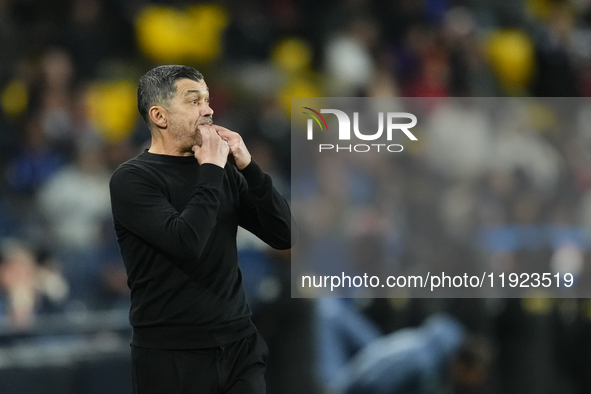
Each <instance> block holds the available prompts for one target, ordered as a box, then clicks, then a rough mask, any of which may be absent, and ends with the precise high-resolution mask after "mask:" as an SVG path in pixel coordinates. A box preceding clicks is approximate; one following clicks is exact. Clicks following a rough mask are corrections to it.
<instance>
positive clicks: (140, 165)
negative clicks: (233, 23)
mask: <svg viewBox="0 0 591 394" xmlns="http://www.w3.org/2000/svg"><path fill="white" fill-rule="evenodd" d="M209 101H210V100H209V89H208V87H207V85H206V83H205V81H204V79H203V75H201V73H199V72H198V71H197V70H195V69H193V68H191V67H186V66H159V67H156V68H154V69H152V70H150V71H148V72H147V73H146V74H145V75H144V76H143V77H142V78H141V79H140V84H139V88H138V109H139V111H140V114H141V115H142V117H143V118H144V120H145V121H146V123H147V124H148V126H149V128H150V130H151V133H152V142H151V145H150V148H149V149H148V150H147V151H145V152H143V153H141V154H140V155H139V156H137V157H135V158H134V159H131V160H129V161H127V162H126V163H124V164H122V165H121V166H120V167H119V168H118V169H117V170H116V171H115V173H114V174H113V176H112V178H111V183H110V189H111V201H112V211H113V220H114V225H115V230H116V232H117V238H118V241H119V245H120V248H121V254H122V257H123V261H124V263H125V266H126V269H127V273H128V284H129V286H130V288H131V301H132V305H131V312H130V322H131V324H132V326H133V339H132V377H133V390H134V393H142V394H147V393H160V392H171V393H180V392H208V393H222V392H223V393H265V391H266V389H265V379H264V372H265V368H266V360H267V352H268V349H267V346H266V344H265V342H264V340H263V339H262V338H261V336H260V335H259V334H258V333H257V330H256V328H255V326H254V324H253V323H252V321H251V311H250V308H249V306H248V304H247V302H246V297H245V292H244V286H243V284H242V275H241V272H240V269H239V268H238V258H237V247H236V232H237V228H238V226H239V225H240V226H241V227H243V228H245V229H247V230H249V231H251V232H252V233H254V234H255V235H257V236H258V237H259V238H261V239H262V240H263V241H265V242H266V243H267V244H269V245H270V246H272V247H274V248H277V249H288V248H290V247H291V213H290V209H289V206H288V204H287V201H286V200H285V199H284V198H283V197H281V196H280V195H279V193H278V192H277V191H276V190H275V188H274V187H273V183H272V181H271V178H270V177H269V176H268V175H267V174H265V173H264V172H263V171H262V170H261V169H260V167H259V166H258V164H257V163H256V162H255V161H254V160H252V158H251V156H250V153H249V151H248V149H247V148H246V146H245V144H244V142H243V141H242V137H241V136H240V135H239V134H238V133H235V132H232V131H230V130H228V129H226V128H223V127H220V126H217V125H214V124H213V118H212V116H213V110H212V109H211V107H210V106H209Z"/></svg>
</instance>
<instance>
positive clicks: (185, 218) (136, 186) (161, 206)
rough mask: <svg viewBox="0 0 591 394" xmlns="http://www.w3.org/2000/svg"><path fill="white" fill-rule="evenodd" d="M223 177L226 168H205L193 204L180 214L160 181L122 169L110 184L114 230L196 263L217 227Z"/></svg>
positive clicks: (128, 168)
mask: <svg viewBox="0 0 591 394" xmlns="http://www.w3.org/2000/svg"><path fill="white" fill-rule="evenodd" d="M223 174H224V169H223V168H220V167H218V166H216V165H213V164H204V165H203V166H202V167H201V169H200V175H199V180H198V182H197V184H196V185H195V188H194V191H193V195H192V197H191V200H190V201H189V203H188V204H187V206H186V207H185V209H184V210H183V211H182V212H178V211H177V210H176V209H175V208H174V207H173V206H172V205H171V204H170V202H169V201H168V199H167V196H166V194H165V193H166V192H165V190H164V188H162V187H159V183H158V181H157V179H151V178H150V176H149V175H148V174H146V173H144V172H142V171H141V170H139V169H137V168H135V167H133V166H125V167H120V168H119V169H118V170H117V171H116V172H115V173H114V174H113V176H112V177H111V182H110V184H109V187H110V191H111V207H112V210H113V220H114V223H115V226H116V227H117V226H122V227H124V228H125V229H126V230H127V231H129V232H130V233H132V234H133V235H135V236H137V237H139V238H141V239H143V240H144V241H145V242H147V243H150V244H151V245H154V246H155V247H156V248H157V249H158V250H159V251H160V252H162V253H163V254H165V255H167V256H169V257H172V258H176V259H181V260H183V261H184V260H193V261H195V260H197V259H199V256H200V255H201V252H202V251H203V247H204V245H205V243H206V242H207V239H208V238H209V235H210V233H211V230H212V229H213V227H214V226H215V224H216V216H217V212H218V208H219V205H220V194H221V192H220V190H221V184H222V179H223Z"/></svg>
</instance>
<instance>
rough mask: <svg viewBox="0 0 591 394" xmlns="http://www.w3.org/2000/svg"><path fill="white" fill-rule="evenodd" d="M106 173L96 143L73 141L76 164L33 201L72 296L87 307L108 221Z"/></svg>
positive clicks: (91, 299)
mask: <svg viewBox="0 0 591 394" xmlns="http://www.w3.org/2000/svg"><path fill="white" fill-rule="evenodd" d="M108 185H109V173H108V171H107V167H106V165H105V159H104V154H103V146H102V144H101V143H100V141H91V140H88V139H87V140H84V141H79V145H78V147H77V150H76V160H75V161H74V162H73V163H72V164H70V165H68V166H65V167H63V168H62V169H61V170H60V171H58V172H57V173H56V174H55V175H54V176H53V178H51V179H50V180H49V181H48V182H47V183H45V185H44V186H43V187H42V188H41V189H40V190H39V193H38V194H37V203H38V207H39V210H40V213H41V215H42V217H43V219H44V221H45V225H46V227H47V233H48V234H49V236H48V241H49V242H51V245H52V248H53V250H54V252H55V253H56V254H57V255H58V256H59V258H60V260H62V261H63V263H64V274H65V275H66V277H67V279H68V282H69V283H70V284H71V286H72V298H73V299H76V300H77V301H81V302H82V303H83V304H84V307H93V306H94V305H93V304H94V303H95V298H96V295H97V291H98V286H99V283H98V281H99V273H100V269H101V253H100V251H101V245H102V243H103V232H102V231H101V230H102V229H103V228H104V226H105V224H106V223H108V222H110V220H111V209H110V208H111V207H110V199H109V189H108Z"/></svg>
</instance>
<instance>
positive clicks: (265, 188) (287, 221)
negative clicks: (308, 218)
mask: <svg viewBox="0 0 591 394" xmlns="http://www.w3.org/2000/svg"><path fill="white" fill-rule="evenodd" d="M236 175H237V176H238V187H239V190H240V218H239V223H238V224H239V225H240V226H241V227H243V228H245V229H246V230H248V231H250V232H251V233H253V234H254V235H256V236H257V237H259V238H260V239H261V240H262V241H264V242H265V243H267V244H268V245H269V246H271V247H273V248H275V249H289V248H291V247H292V245H293V243H294V242H295V238H296V237H295V236H296V232H297V229H296V226H295V222H294V220H293V217H292V215H291V210H290V208H289V205H288V203H287V200H286V199H285V198H284V197H283V196H281V195H280V194H279V192H278V191H277V190H276V189H275V187H274V186H273V182H272V180H271V177H270V176H269V175H267V174H265V173H264V172H263V170H262V169H261V168H260V167H259V165H258V164H257V163H256V162H255V161H254V160H252V161H251V162H250V164H249V165H248V166H247V167H246V168H244V169H243V170H242V171H240V172H239V173H237V174H236Z"/></svg>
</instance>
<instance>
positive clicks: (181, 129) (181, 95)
mask: <svg viewBox="0 0 591 394" xmlns="http://www.w3.org/2000/svg"><path fill="white" fill-rule="evenodd" d="M168 113H169V122H170V125H169V130H170V132H171V136H172V137H173V138H174V139H175V140H176V141H177V143H178V144H179V147H180V149H181V151H182V152H184V153H187V154H192V153H193V152H192V150H191V148H192V147H193V146H195V145H201V133H200V132H199V130H198V127H199V125H203V124H211V123H212V122H213V120H212V116H213V110H212V109H211V107H210V106H209V89H208V88H207V84H206V83H205V80H203V79H202V80H201V81H199V82H195V81H193V80H190V79H180V80H178V81H177V82H176V94H175V96H174V97H173V98H172V100H171V102H170V105H169V108H168Z"/></svg>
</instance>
